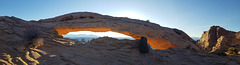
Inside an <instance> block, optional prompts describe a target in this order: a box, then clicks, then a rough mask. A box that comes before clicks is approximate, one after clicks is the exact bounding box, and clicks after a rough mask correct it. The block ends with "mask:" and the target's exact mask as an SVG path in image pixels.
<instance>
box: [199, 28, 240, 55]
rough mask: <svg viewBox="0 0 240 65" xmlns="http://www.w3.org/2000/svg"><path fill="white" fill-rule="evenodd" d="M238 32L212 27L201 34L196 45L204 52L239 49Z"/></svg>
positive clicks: (239, 39)
mask: <svg viewBox="0 0 240 65" xmlns="http://www.w3.org/2000/svg"><path fill="white" fill-rule="evenodd" d="M239 34H240V32H232V31H228V30H225V29H224V28H222V27H219V26H212V27H211V28H210V29H209V30H208V31H205V32H204V33H203V34H202V37H201V39H200V40H199V42H198V45H199V46H200V47H201V48H202V49H204V50H206V51H208V52H209V51H212V52H215V51H226V50H227V49H228V48H229V47H237V48H238V47H239V44H240V38H239V37H240V36H239Z"/></svg>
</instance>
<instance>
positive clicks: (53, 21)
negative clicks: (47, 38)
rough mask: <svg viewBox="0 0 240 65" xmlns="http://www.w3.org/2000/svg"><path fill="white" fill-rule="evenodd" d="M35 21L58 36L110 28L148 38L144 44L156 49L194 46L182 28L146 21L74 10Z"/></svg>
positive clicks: (103, 30)
mask: <svg viewBox="0 0 240 65" xmlns="http://www.w3.org/2000/svg"><path fill="white" fill-rule="evenodd" d="M38 22H39V23H41V24H43V25H45V26H46V27H49V26H50V27H54V28H55V30H56V31H57V32H58V33H59V35H64V34H67V33H69V32H75V31H93V32H106V31H113V32H118V33H122V34H125V35H128V36H131V37H133V38H135V39H139V38H140V37H141V36H145V37H147V38H148V43H149V44H150V45H151V46H152V47H154V48H156V49H161V50H165V49H168V48H169V47H178V48H185V47H187V46H191V47H192V48H195V49H198V48H197V47H196V45H195V44H194V43H193V40H192V39H191V38H190V37H189V36H188V35H187V34H185V33H184V32H183V31H181V30H178V29H171V28H166V27H162V26H160V25H158V24H155V23H151V22H148V21H142V20H136V19H129V18H124V17H111V16H108V15H101V14H97V13H90V12H76V13H70V14H66V15H62V16H58V17H55V18H50V19H44V20H39V21H38Z"/></svg>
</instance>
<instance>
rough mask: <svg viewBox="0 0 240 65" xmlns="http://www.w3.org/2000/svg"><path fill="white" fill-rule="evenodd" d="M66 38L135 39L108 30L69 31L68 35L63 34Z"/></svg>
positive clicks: (85, 39)
mask: <svg viewBox="0 0 240 65" xmlns="http://www.w3.org/2000/svg"><path fill="white" fill-rule="evenodd" d="M62 36H63V37H65V38H69V39H73V40H77V41H82V42H88V41H90V40H92V39H94V38H99V37H105V36H106V37H112V38H116V39H129V40H135V39H134V38H132V37H131V36H127V35H124V34H121V33H117V32H112V31H107V32H92V31H77V32H69V33H68V34H66V35H62Z"/></svg>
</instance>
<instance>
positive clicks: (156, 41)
mask: <svg viewBox="0 0 240 65" xmlns="http://www.w3.org/2000/svg"><path fill="white" fill-rule="evenodd" d="M55 30H56V31H57V32H58V34H59V35H66V34H67V33H69V32H77V31H92V32H107V31H113V32H117V33H122V34H125V35H128V36H131V37H133V38H134V39H140V37H141V36H142V35H138V34H131V33H130V32H126V31H124V32H119V31H114V30H112V29H110V28H101V27H99V28H94V27H90V28H78V27H69V28H66V27H60V28H55ZM149 33H150V32H149ZM147 38H148V43H149V44H150V45H151V46H152V47H154V48H156V49H160V50H165V49H168V48H169V47H176V45H174V44H172V43H171V42H169V41H165V40H162V39H161V38H150V37H147Z"/></svg>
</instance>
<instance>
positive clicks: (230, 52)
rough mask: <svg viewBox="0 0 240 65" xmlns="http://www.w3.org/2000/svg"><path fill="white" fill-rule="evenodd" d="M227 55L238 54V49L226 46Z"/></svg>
mask: <svg viewBox="0 0 240 65" xmlns="http://www.w3.org/2000/svg"><path fill="white" fill-rule="evenodd" d="M225 53H226V54H227V55H237V54H238V50H237V48H235V47H230V48H228V51H227V52H225Z"/></svg>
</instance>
